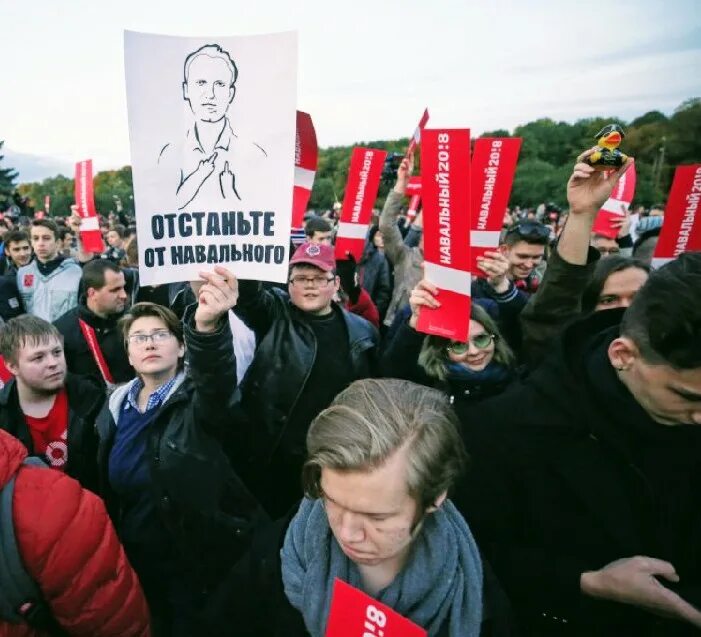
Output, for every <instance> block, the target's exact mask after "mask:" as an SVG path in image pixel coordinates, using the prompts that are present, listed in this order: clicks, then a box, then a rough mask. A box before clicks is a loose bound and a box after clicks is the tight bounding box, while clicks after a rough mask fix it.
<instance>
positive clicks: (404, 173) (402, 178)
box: [394, 153, 414, 195]
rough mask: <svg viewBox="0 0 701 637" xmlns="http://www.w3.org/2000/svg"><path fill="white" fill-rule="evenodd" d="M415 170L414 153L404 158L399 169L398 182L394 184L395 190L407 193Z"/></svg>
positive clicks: (401, 193)
mask: <svg viewBox="0 0 701 637" xmlns="http://www.w3.org/2000/svg"><path fill="white" fill-rule="evenodd" d="M412 172H414V153H411V155H408V156H407V157H405V158H404V159H402V163H401V164H399V168H398V169H397V183H395V184H394V192H397V193H399V194H400V195H403V194H405V193H406V189H407V186H408V185H409V179H410V178H411V173H412Z"/></svg>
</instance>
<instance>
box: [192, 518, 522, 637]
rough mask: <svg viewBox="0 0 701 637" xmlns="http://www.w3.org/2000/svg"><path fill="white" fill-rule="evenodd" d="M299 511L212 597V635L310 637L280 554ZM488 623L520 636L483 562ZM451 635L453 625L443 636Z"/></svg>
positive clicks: (254, 548)
mask: <svg viewBox="0 0 701 637" xmlns="http://www.w3.org/2000/svg"><path fill="white" fill-rule="evenodd" d="M296 512H297V507H294V508H293V510H292V511H291V512H290V513H289V514H288V515H287V516H285V517H284V518H281V519H279V520H275V522H273V523H272V524H270V525H267V526H266V527H265V528H264V529H261V530H260V532H259V533H257V534H256V537H255V538H254V539H253V542H252V544H251V548H250V550H249V552H248V553H247V554H246V555H245V556H244V558H243V559H242V560H241V561H240V562H239V563H238V564H236V566H235V567H234V568H233V569H232V571H231V572H230V573H229V575H228V576H227V578H226V580H225V581H224V582H223V583H222V585H221V586H220V588H219V589H218V590H217V591H216V592H215V593H214V594H213V595H212V597H211V599H210V602H209V604H208V605H207V609H206V611H205V613H204V616H203V622H204V627H205V628H206V630H207V633H206V634H209V635H228V634H229V631H230V627H231V626H234V625H235V626H236V635H237V636H238V637H258V636H261V635H265V637H308V635H309V633H308V632H307V630H306V627H305V625H304V620H303V619H302V614H301V613H300V612H299V611H298V610H297V609H296V608H295V607H294V606H292V605H291V604H290V602H289V600H288V599H287V596H286V595H285V591H284V589H283V584H282V564H281V560H280V551H281V550H282V546H283V543H284V540H285V534H286V533H287V527H288V526H289V524H290V521H291V520H292V518H293V517H294V514H295V513H296ZM482 568H483V578H484V583H483V591H482V595H483V621H482V630H481V633H480V635H481V637H510V636H512V635H515V634H516V633H515V631H514V624H513V617H512V612H511V608H510V605H509V602H508V600H507V598H506V595H505V594H504V592H503V589H502V587H501V585H500V584H499V582H498V581H497V579H496V576H495V575H494V572H493V570H492V568H491V567H490V566H489V564H488V563H487V562H486V561H485V560H484V559H483V560H482ZM446 635H448V624H447V623H446V624H445V625H444V626H443V627H442V628H441V630H440V632H439V634H438V635H437V637H445V636H446Z"/></svg>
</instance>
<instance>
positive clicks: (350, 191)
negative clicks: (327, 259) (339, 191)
mask: <svg viewBox="0 0 701 637" xmlns="http://www.w3.org/2000/svg"><path fill="white" fill-rule="evenodd" d="M386 156H387V152H386V151H384V150H377V149H374V148H354V149H353V154H352V155H351V162H350V168H349V169H348V183H347V184H346V193H345V195H344V197H343V206H342V208H341V219H340V221H339V223H338V233H337V235H336V258H337V259H347V258H348V253H349V252H350V253H351V254H352V255H353V256H354V257H355V260H356V261H360V258H361V257H362V256H363V249H364V247H365V237H366V235H367V231H368V224H369V223H370V216H371V215H372V205H373V204H374V203H375V199H376V198H377V191H378V189H379V187H380V178H381V177H382V167H383V166H384V163H385V157H386Z"/></svg>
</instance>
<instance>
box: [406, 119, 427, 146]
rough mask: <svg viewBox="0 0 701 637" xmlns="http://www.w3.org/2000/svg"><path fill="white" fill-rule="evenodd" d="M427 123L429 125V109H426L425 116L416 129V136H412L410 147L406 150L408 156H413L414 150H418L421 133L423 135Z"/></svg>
mask: <svg viewBox="0 0 701 637" xmlns="http://www.w3.org/2000/svg"><path fill="white" fill-rule="evenodd" d="M427 123H428V109H427V108H425V109H424V112H423V115H422V116H421V119H420V120H419V124H418V126H417V127H416V130H415V131H414V134H413V135H412V136H411V140H410V141H409V147H408V148H407V150H406V154H407V155H411V153H413V152H414V149H415V148H416V144H418V143H420V142H421V133H422V131H423V129H424V128H426V124H427Z"/></svg>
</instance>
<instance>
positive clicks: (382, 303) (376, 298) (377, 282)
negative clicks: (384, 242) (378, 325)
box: [358, 244, 392, 321]
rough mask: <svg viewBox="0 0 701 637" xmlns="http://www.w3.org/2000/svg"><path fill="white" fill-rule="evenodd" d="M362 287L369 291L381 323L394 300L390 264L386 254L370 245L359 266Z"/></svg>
mask: <svg viewBox="0 0 701 637" xmlns="http://www.w3.org/2000/svg"><path fill="white" fill-rule="evenodd" d="M358 273H359V275H360V285H361V286H362V287H363V289H365V290H366V291H367V293H368V294H369V295H370V298H371V299H372V300H373V303H375V305H376V306H377V311H378V312H379V313H380V321H382V320H383V319H384V318H385V314H386V313H387V308H388V307H389V302H390V299H391V298H392V278H391V275H390V269H389V262H388V261H387V258H386V257H385V255H384V253H382V252H380V251H379V250H378V249H377V248H376V247H375V246H374V245H372V244H368V245H367V247H366V249H365V253H364V254H363V258H362V259H361V260H360V263H359V264H358Z"/></svg>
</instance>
